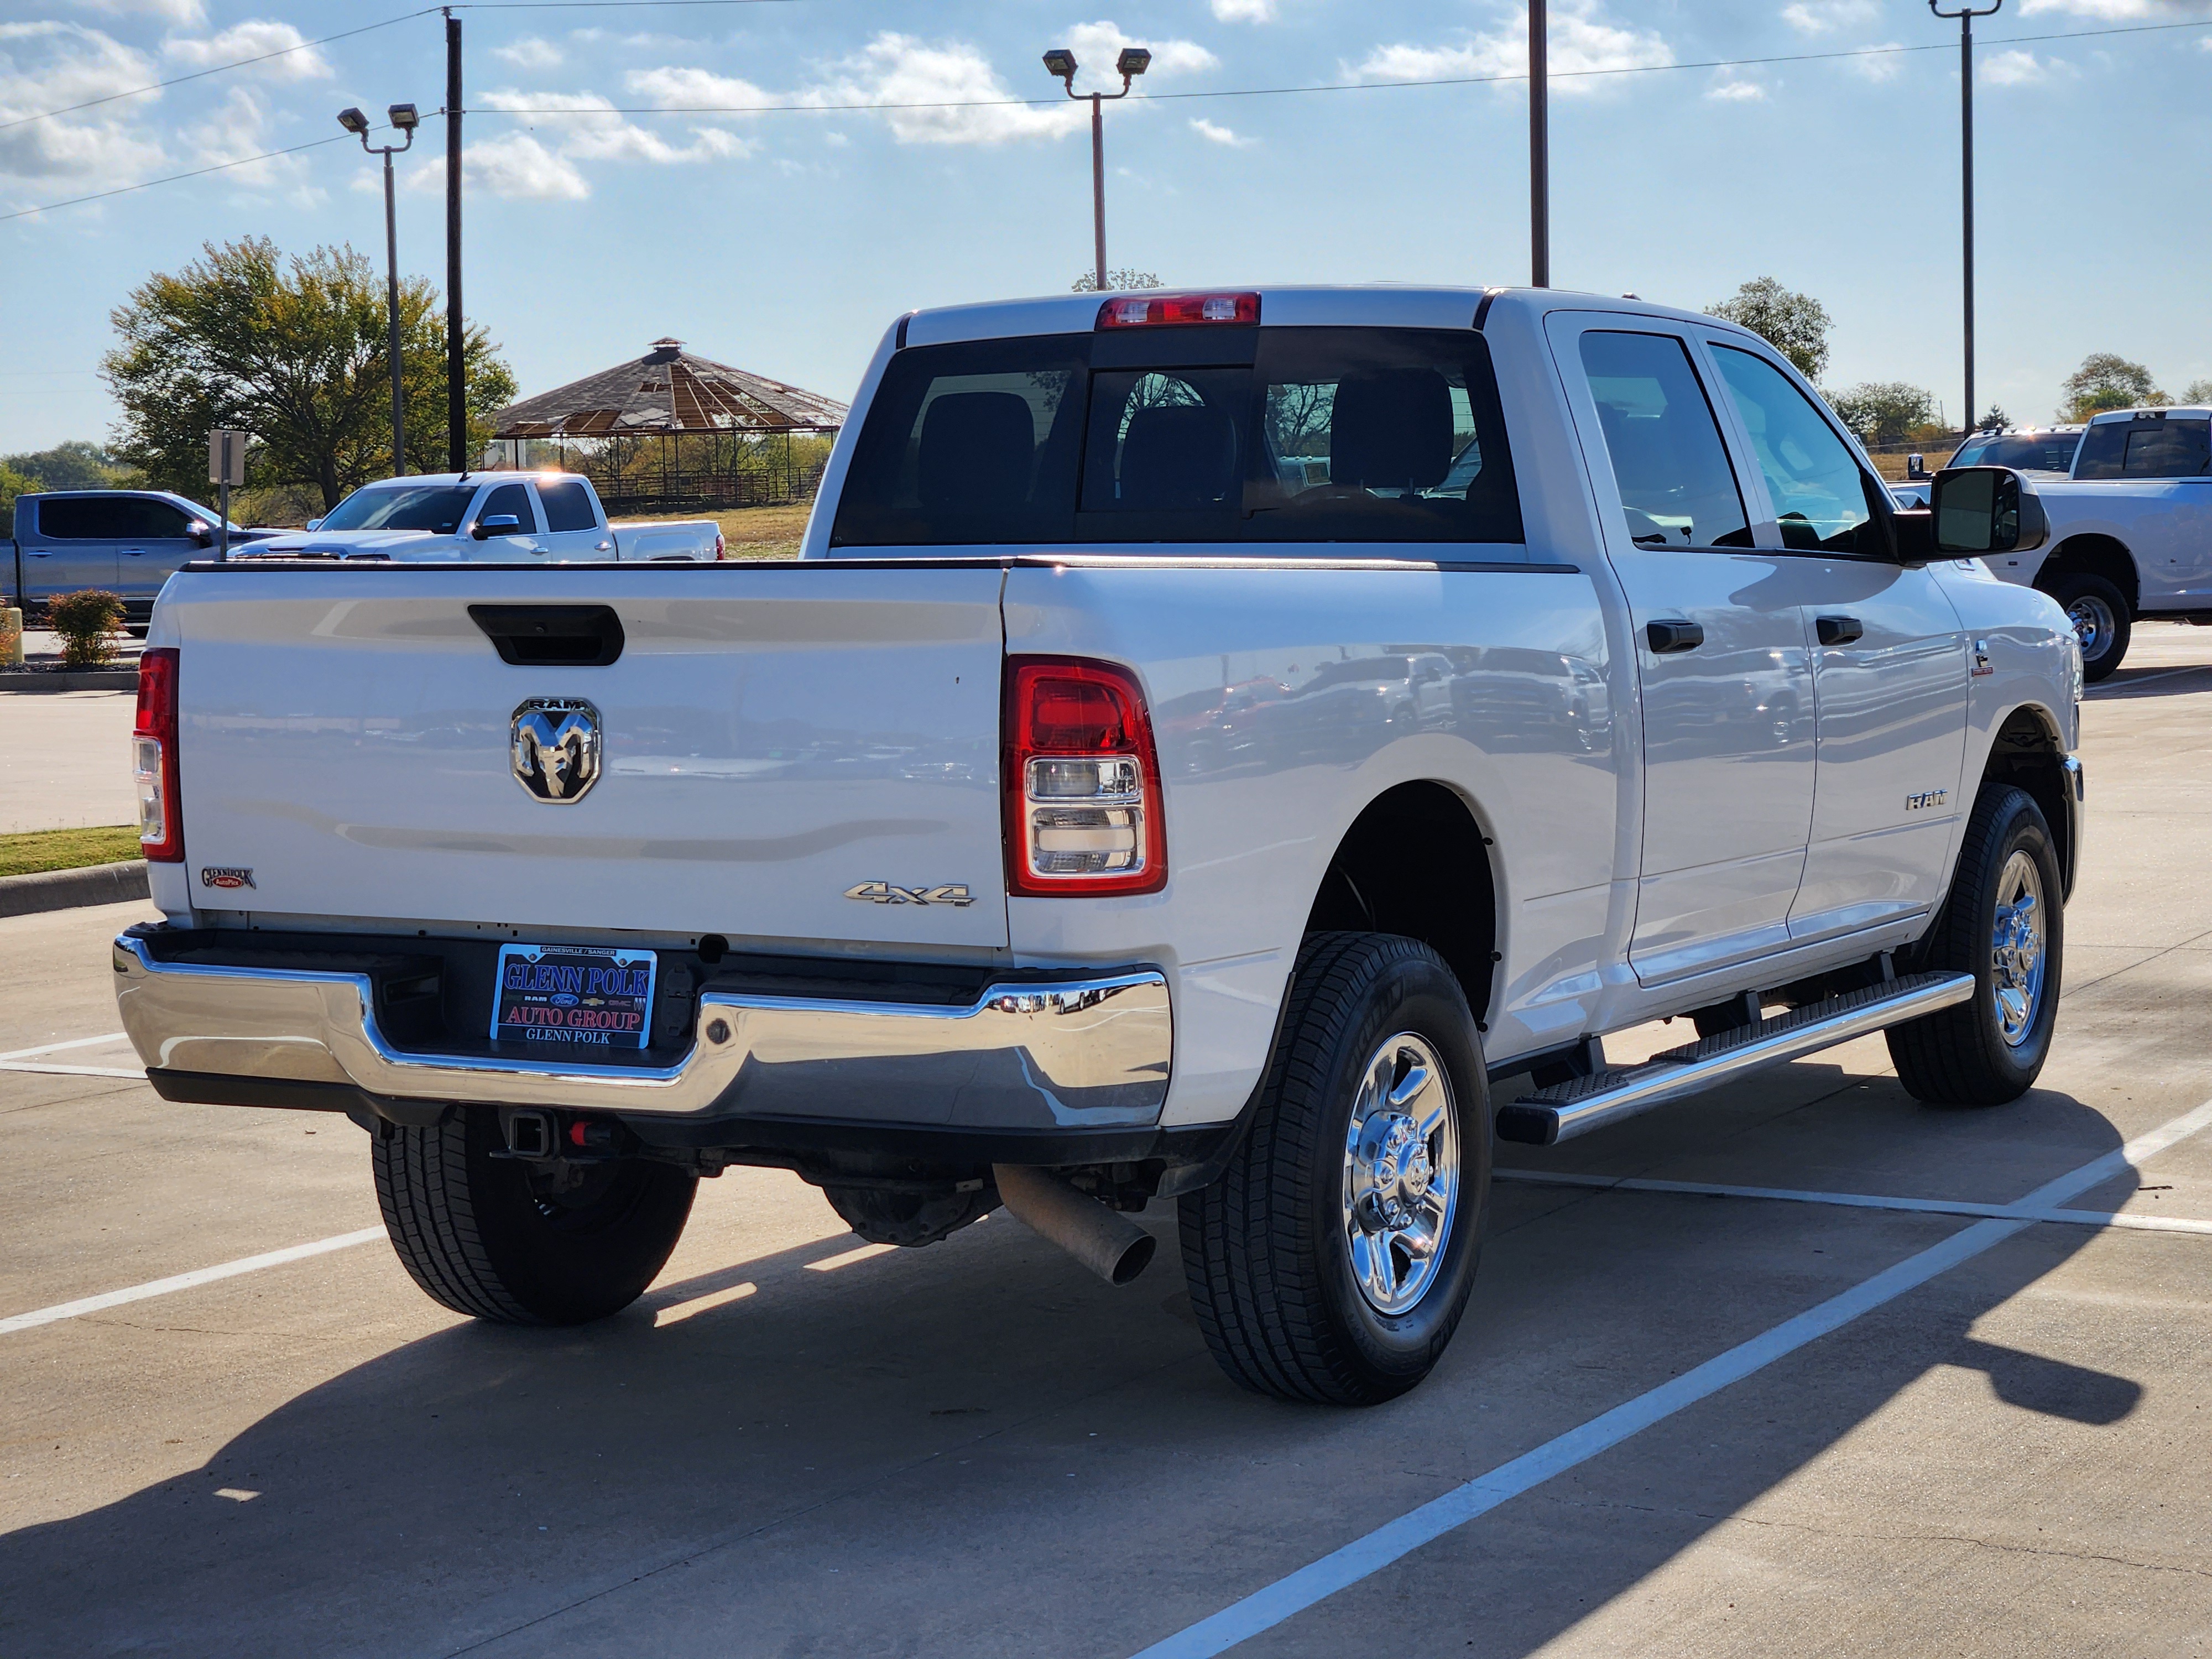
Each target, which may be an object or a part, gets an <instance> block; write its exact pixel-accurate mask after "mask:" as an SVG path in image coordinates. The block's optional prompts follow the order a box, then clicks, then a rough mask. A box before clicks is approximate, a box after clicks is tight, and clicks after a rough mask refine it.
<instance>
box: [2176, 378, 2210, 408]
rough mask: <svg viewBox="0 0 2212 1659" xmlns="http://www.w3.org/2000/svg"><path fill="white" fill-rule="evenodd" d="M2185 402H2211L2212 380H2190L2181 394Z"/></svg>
mask: <svg viewBox="0 0 2212 1659" xmlns="http://www.w3.org/2000/svg"><path fill="white" fill-rule="evenodd" d="M2181 401H2182V402H2184V403H2185V404H2212V380H2191V382H2190V383H2189V386H2188V388H2187V389H2186V390H2185V391H2184V392H2182V394H2181Z"/></svg>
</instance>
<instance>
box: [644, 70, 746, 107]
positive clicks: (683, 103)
mask: <svg viewBox="0 0 2212 1659" xmlns="http://www.w3.org/2000/svg"><path fill="white" fill-rule="evenodd" d="M623 85H624V86H626V87H628V88H629V89H630V90H631V91H632V92H635V93H638V94H642V95H643V96H644V97H646V98H648V99H650V100H652V101H653V103H654V104H655V105H657V106H659V107H660V108H662V109H702V108H708V109H711V108H726V107H728V106H732V105H736V106H742V107H760V106H770V105H775V104H780V103H782V102H783V101H784V100H782V99H781V98H778V97H777V96H776V95H775V94H774V93H772V92H769V91H766V90H764V89H763V88H759V87H757V86H755V85H754V84H753V83H752V82H750V81H740V80H738V78H737V77H736V76H732V75H715V74H714V73H712V72H711V71H709V70H702V69H688V68H678V67H676V66H674V65H672V64H671V66H669V67H667V68H665V69H648V70H631V71H630V72H629V74H628V75H625V76H623Z"/></svg>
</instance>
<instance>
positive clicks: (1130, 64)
mask: <svg viewBox="0 0 2212 1659" xmlns="http://www.w3.org/2000/svg"><path fill="white" fill-rule="evenodd" d="M1044 66H1045V68H1046V70H1048V71H1049V72H1050V73H1052V74H1054V75H1056V76H1059V77H1060V84H1061V85H1062V86H1063V87H1065V88H1066V89H1067V95H1068V96H1069V97H1071V98H1088V99H1089V100H1091V251H1092V257H1093V258H1094V260H1095V262H1096V263H1095V264H1094V266H1093V280H1094V281H1095V282H1096V283H1097V285H1098V292H1099V293H1101V294H1103V293H1104V292H1105V291H1106V117H1105V112H1104V108H1105V100H1109V99H1114V98H1127V96H1128V95H1129V82H1131V81H1132V80H1133V79H1134V78H1135V77H1136V76H1139V75H1142V74H1143V73H1144V72H1145V71H1146V70H1148V69H1150V68H1151V67H1152V53H1151V52H1147V51H1146V50H1145V49H1144V47H1142V46H1124V47H1122V48H1121V56H1120V57H1119V58H1115V60H1114V69H1115V73H1117V74H1118V75H1120V76H1121V91H1119V92H1089V93H1084V92H1078V91H1077V90H1076V89H1075V68H1076V65H1075V54H1074V53H1073V52H1070V51H1068V50H1067V48H1066V47H1065V46H1054V48H1053V49H1052V50H1051V51H1050V52H1047V53H1045V55H1044Z"/></svg>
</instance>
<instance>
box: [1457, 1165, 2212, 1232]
mask: <svg viewBox="0 0 2212 1659" xmlns="http://www.w3.org/2000/svg"><path fill="white" fill-rule="evenodd" d="M1497 1176H1498V1180H1500V1181H1522V1182H1531V1183H1533V1184H1535V1185H1540V1186H1546V1187H1581V1188H1589V1189H1590V1190H1592V1191H1595V1192H1607V1193H1610V1192H1625V1193H1686V1194H1690V1195H1691V1196H1692V1197H1698V1198H1765V1199H1774V1200H1778V1201H1780V1202H1782V1203H1785V1204H1834V1205H1840V1206H1843V1207H1844V1208H1845V1209H1852V1210H1903V1211H1907V1212H1912V1213H1915V1214H1919V1215H1971V1216H1995V1217H1997V1218H2001V1219H2010V1218H2015V1217H2019V1216H2025V1217H2026V1218H2027V1219H2028V1220H2030V1221H2057V1222H2063V1223H2066V1224H2068V1225H2072V1226H2076V1227H2122V1228H2128V1229H2130V1230H2133V1231H2140V1232H2150V1233H2203V1234H2204V1235H2206V1236H2207V1237H2212V1221H2197V1220H2195V1219H2193V1218H2190V1217H2186V1216H2171V1215H2145V1214H2143V1213H2142V1212H2139V1211H2133V1210H2035V1211H2026V1210H2023V1209H2021V1206H2019V1205H2017V1204H1976V1203H1972V1202H1970V1201H1969V1200H1966V1199H1954V1198H1886V1197H1881V1196H1878V1195H1876V1194H1871V1193H1819V1192H1802V1191H1800V1190H1798V1189H1797V1188H1794V1187H1727V1186H1720V1185H1717V1184H1713V1183H1709V1182H1702V1181H1647V1180H1644V1179H1643V1178H1641V1177H1639V1176H1601V1175H1571V1174H1567V1173H1565V1172H1563V1171H1559V1170H1498V1172H1497Z"/></svg>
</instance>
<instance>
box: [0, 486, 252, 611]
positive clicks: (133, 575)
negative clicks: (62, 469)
mask: <svg viewBox="0 0 2212 1659" xmlns="http://www.w3.org/2000/svg"><path fill="white" fill-rule="evenodd" d="M218 522H220V520H219V519H218V517H217V515H216V513H214V512H212V511H211V510H210V509H209V508H207V507H202V506H200V505H199V504H198V503H197V501H187V500H186V499H185V497H184V496H182V495H170V494H169V493H168V492H167V491H166V490H160V489H54V490H44V491H40V492H38V493H35V494H32V495H18V496H17V497H16V498H15V531H14V533H13V534H12V536H10V538H9V540H8V542H7V544H5V545H4V547H0V555H4V556H5V557H6V558H7V561H8V566H7V568H9V570H11V571H12V572H13V573H14V581H15V586H14V587H13V588H12V589H11V590H10V591H11V592H13V593H14V594H15V596H16V598H17V599H18V602H19V603H20V604H21V606H22V609H23V611H24V614H25V616H26V617H27V618H28V617H39V616H40V615H42V614H43V613H44V611H45V610H46V605H47V603H48V602H49V601H50V600H52V599H58V598H59V597H60V596H61V595H62V594H64V593H78V592H83V591H84V590H86V589H88V588H102V587H104V588H106V590H107V591H108V592H112V593H115V594H117V595H118V596H120V597H121V599H122V600H123V612H124V617H125V623H126V625H127V626H128V627H129V628H130V629H131V632H133V633H143V632H144V630H145V627H146V619H147V618H148V617H150V616H152V615H153V612H154V596H155V594H156V593H159V592H161V584H162V583H163V582H164V581H166V580H168V577H169V574H170V573H171V572H172V571H173V570H175V569H177V568H179V566H181V565H184V564H185V563H186V562H189V561H191V560H193V559H204V558H205V557H207V556H208V553H209V550H210V549H212V548H213V547H214V546H215V545H216V540H217V538H216V525H217V523H218ZM282 533H283V532H279V531H275V530H246V529H241V528H240V527H239V526H236V525H233V526H230V540H231V543H232V544H233V545H234V546H236V545H240V544H250V543H254V542H258V541H260V540H262V539H264V538H267V537H270V536H276V535H279V534H282Z"/></svg>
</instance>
